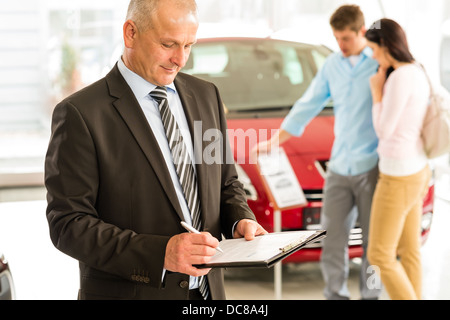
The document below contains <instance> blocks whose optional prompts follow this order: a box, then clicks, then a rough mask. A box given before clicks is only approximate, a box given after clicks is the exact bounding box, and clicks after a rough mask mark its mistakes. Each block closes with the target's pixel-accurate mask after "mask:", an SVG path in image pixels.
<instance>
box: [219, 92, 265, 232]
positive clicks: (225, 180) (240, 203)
mask: <svg viewBox="0 0 450 320" xmlns="http://www.w3.org/2000/svg"><path fill="white" fill-rule="evenodd" d="M215 90H216V95H217V99H218V101H219V116H220V123H221V130H222V134H223V137H225V138H226V139H224V140H225V141H224V143H223V149H224V150H223V155H224V158H223V165H222V188H221V200H220V217H221V224H222V227H223V230H224V232H223V233H224V235H225V237H226V238H232V237H233V235H232V230H233V227H234V225H235V223H236V222H238V221H239V220H242V219H251V220H254V221H256V218H255V215H254V214H253V212H252V211H251V209H250V208H249V206H248V204H247V198H246V195H245V191H244V188H243V185H242V183H241V182H240V181H239V179H238V175H237V171H236V167H235V163H234V159H233V153H232V151H231V147H230V143H229V141H228V134H227V122H226V116H225V112H224V107H223V103H222V99H221V98H220V94H219V91H218V89H217V87H215Z"/></svg>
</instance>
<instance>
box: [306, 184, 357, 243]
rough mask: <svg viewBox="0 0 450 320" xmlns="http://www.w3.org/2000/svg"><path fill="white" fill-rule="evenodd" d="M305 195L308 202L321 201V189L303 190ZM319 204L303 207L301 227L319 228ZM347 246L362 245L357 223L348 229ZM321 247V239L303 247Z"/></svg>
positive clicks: (320, 227) (308, 228) (307, 228)
mask: <svg viewBox="0 0 450 320" xmlns="http://www.w3.org/2000/svg"><path fill="white" fill-rule="evenodd" d="M304 193H305V197H306V199H307V200H308V202H321V201H322V198H323V193H322V190H304ZM321 209H322V208H321V206H318V207H306V208H303V211H302V217H303V224H302V225H303V228H304V229H306V230H320V229H322V225H321V224H320V211H321ZM348 245H349V246H360V245H362V229H361V228H360V226H359V224H358V223H356V225H355V227H354V228H353V229H351V230H350V235H349V239H348ZM320 247H322V242H321V240H319V241H316V242H313V243H311V244H309V245H307V246H305V248H320Z"/></svg>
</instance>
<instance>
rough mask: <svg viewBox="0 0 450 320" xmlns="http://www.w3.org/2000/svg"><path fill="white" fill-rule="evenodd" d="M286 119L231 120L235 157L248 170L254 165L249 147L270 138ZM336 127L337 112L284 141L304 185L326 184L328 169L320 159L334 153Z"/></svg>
mask: <svg viewBox="0 0 450 320" xmlns="http://www.w3.org/2000/svg"><path fill="white" fill-rule="evenodd" d="M282 121H283V118H258V119H229V120H228V130H229V137H230V144H231V148H232V150H233V153H234V158H235V160H236V162H237V163H238V164H239V165H241V166H242V167H243V169H244V170H245V171H249V170H251V169H250V168H249V167H250V166H252V165H253V166H254V164H252V162H251V160H250V159H251V158H250V157H249V155H250V152H249V150H251V149H252V148H253V146H254V145H255V144H256V143H258V142H261V141H265V140H267V139H269V138H270V137H271V136H272V134H274V133H275V132H276V131H277V130H278V129H279V128H280V125H281V123H282ZM333 127H334V117H333V116H318V117H316V118H314V119H313V120H312V121H311V122H310V123H309V124H308V126H307V127H306V129H305V131H304V133H303V134H302V135H301V136H300V137H292V138H291V139H290V140H288V141H287V142H285V143H284V144H283V145H282V147H283V149H284V151H285V153H286V155H287V156H288V158H289V161H290V163H291V166H292V168H293V170H294V172H295V174H296V176H297V178H298V180H299V182H300V184H301V186H302V187H303V188H308V189H321V188H322V187H323V181H324V176H323V174H324V171H323V168H322V167H321V165H320V163H322V164H323V163H325V162H326V161H328V159H329V157H330V153H331V148H332V145H333V141H334V133H333ZM243 136H245V139H244V138H243ZM255 137H256V138H255ZM243 139H244V140H245V144H243V142H242V141H243Z"/></svg>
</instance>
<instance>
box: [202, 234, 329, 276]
mask: <svg viewBox="0 0 450 320" xmlns="http://www.w3.org/2000/svg"><path fill="white" fill-rule="evenodd" d="M325 235H326V231H325V230H300V231H285V232H273V233H268V234H265V235H262V236H257V237H256V238H255V239H254V240H251V241H247V240H245V239H243V238H241V239H226V240H222V241H221V242H220V243H219V246H220V248H221V249H222V250H223V251H224V252H223V253H222V252H216V254H215V255H214V256H213V257H212V260H211V261H210V262H209V263H206V264H202V265H195V267H197V268H231V267H240V268H241V267H266V268H270V267H272V266H273V265H275V264H276V263H277V262H279V261H281V260H283V259H284V258H286V257H288V256H289V255H291V254H293V253H294V252H296V251H298V250H300V249H302V248H303V247H304V246H306V245H307V244H309V243H311V242H315V241H318V240H320V239H322V238H324V237H325Z"/></svg>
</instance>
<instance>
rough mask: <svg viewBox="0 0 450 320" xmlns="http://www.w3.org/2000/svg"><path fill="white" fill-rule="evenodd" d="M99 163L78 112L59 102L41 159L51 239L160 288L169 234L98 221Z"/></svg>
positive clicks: (63, 248) (94, 262)
mask: <svg viewBox="0 0 450 320" xmlns="http://www.w3.org/2000/svg"><path fill="white" fill-rule="evenodd" d="M98 166H99V164H98V161H97V156H96V146H95V144H94V140H93V139H92V137H91V134H90V132H89V129H88V126H87V125H86V123H85V121H84V120H83V117H82V115H81V114H80V112H79V111H78V110H77V108H76V107H75V106H74V105H72V104H71V103H70V102H68V101H65V102H62V103H60V104H59V105H58V106H56V108H55V110H54V113H53V121H52V136H51V138H50V143H49V147H48V151H47V155H46V159H45V185H46V188H47V201H48V207H47V212H46V214H47V219H48V223H49V230H50V237H51V240H52V242H53V244H54V245H55V246H56V248H58V249H59V250H60V251H62V252H64V253H66V254H67V255H69V256H71V257H73V258H75V259H77V260H79V261H81V262H83V263H85V264H86V265H88V266H90V267H93V268H96V269H98V270H102V271H105V272H108V273H110V274H112V275H115V276H118V277H121V278H124V279H128V280H130V281H135V280H136V279H139V281H140V282H145V283H146V284H149V285H151V286H154V287H160V286H161V277H162V272H163V264H164V256H165V248H166V245H167V242H168V240H169V237H165V236H154V235H146V234H137V233H135V232H133V231H131V230H124V229H120V228H118V227H117V226H115V225H112V224H109V223H106V222H104V221H102V220H101V219H100V218H99V215H98V212H97V211H96V209H95V204H96V199H97V196H98V188H99V181H100V179H99V169H98ZM155 257H158V258H155ZM136 275H139V277H136ZM142 279H144V281H142Z"/></svg>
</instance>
